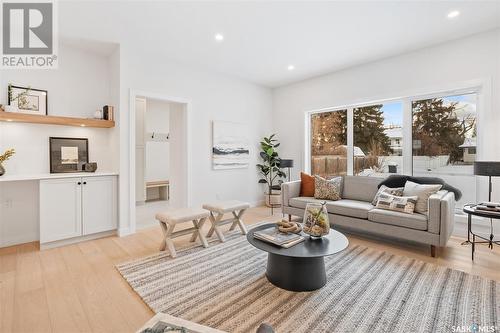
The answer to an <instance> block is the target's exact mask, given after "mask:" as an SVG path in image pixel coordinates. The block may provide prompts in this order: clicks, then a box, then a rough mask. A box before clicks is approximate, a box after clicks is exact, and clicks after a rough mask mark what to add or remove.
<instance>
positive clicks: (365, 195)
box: [342, 176, 383, 202]
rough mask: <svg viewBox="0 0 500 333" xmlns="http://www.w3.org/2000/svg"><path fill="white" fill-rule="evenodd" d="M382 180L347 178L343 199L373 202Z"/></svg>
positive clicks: (357, 177) (345, 179) (361, 177)
mask: <svg viewBox="0 0 500 333" xmlns="http://www.w3.org/2000/svg"><path fill="white" fill-rule="evenodd" d="M382 179H383V178H378V177H363V176H345V177H344V184H343V186H344V190H343V192H342V198H343V199H351V200H360V201H366V202H372V200H373V198H374V197H375V194H377V191H378V187H377V185H378V184H379V183H380V182H381V181H382Z"/></svg>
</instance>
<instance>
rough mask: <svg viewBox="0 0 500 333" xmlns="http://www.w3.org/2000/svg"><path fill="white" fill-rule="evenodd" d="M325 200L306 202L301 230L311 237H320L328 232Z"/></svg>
mask: <svg viewBox="0 0 500 333" xmlns="http://www.w3.org/2000/svg"><path fill="white" fill-rule="evenodd" d="M325 205H326V202H322V203H312V202H311V203H308V204H307V206H306V211H305V214H304V220H303V224H304V227H303V230H304V232H305V233H306V234H308V235H309V236H311V237H312V238H320V237H323V236H325V235H328V233H329V232H330V222H329V220H328V211H327V210H326V207H325Z"/></svg>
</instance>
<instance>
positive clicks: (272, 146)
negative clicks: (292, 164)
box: [257, 134, 286, 194]
mask: <svg viewBox="0 0 500 333" xmlns="http://www.w3.org/2000/svg"><path fill="white" fill-rule="evenodd" d="M275 136H276V134H272V135H271V136H269V137H264V138H263V139H262V141H261V142H260V148H261V151H260V157H261V158H262V161H263V162H262V163H261V164H257V168H258V169H259V173H260V175H261V177H262V178H261V179H259V183H260V184H266V185H267V188H268V193H269V194H271V193H272V190H279V189H280V186H281V183H283V180H282V179H281V178H286V174H285V173H284V172H283V171H282V170H281V169H280V162H281V159H280V157H279V155H278V151H277V148H278V147H279V145H280V143H279V142H278V140H277V139H275Z"/></svg>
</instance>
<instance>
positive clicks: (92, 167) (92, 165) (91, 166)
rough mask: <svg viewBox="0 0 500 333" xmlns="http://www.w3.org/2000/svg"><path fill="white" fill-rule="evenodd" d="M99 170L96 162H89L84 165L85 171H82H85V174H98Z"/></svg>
mask: <svg viewBox="0 0 500 333" xmlns="http://www.w3.org/2000/svg"><path fill="white" fill-rule="evenodd" d="M96 170H97V163H96V162H89V163H85V164H84V165H83V170H82V171H85V172H96Z"/></svg>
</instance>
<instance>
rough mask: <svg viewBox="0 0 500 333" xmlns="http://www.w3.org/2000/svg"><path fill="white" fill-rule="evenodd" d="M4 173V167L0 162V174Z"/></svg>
mask: <svg viewBox="0 0 500 333" xmlns="http://www.w3.org/2000/svg"><path fill="white" fill-rule="evenodd" d="M4 174H5V169H4V167H3V165H1V164H0V176H3V175H4Z"/></svg>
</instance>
